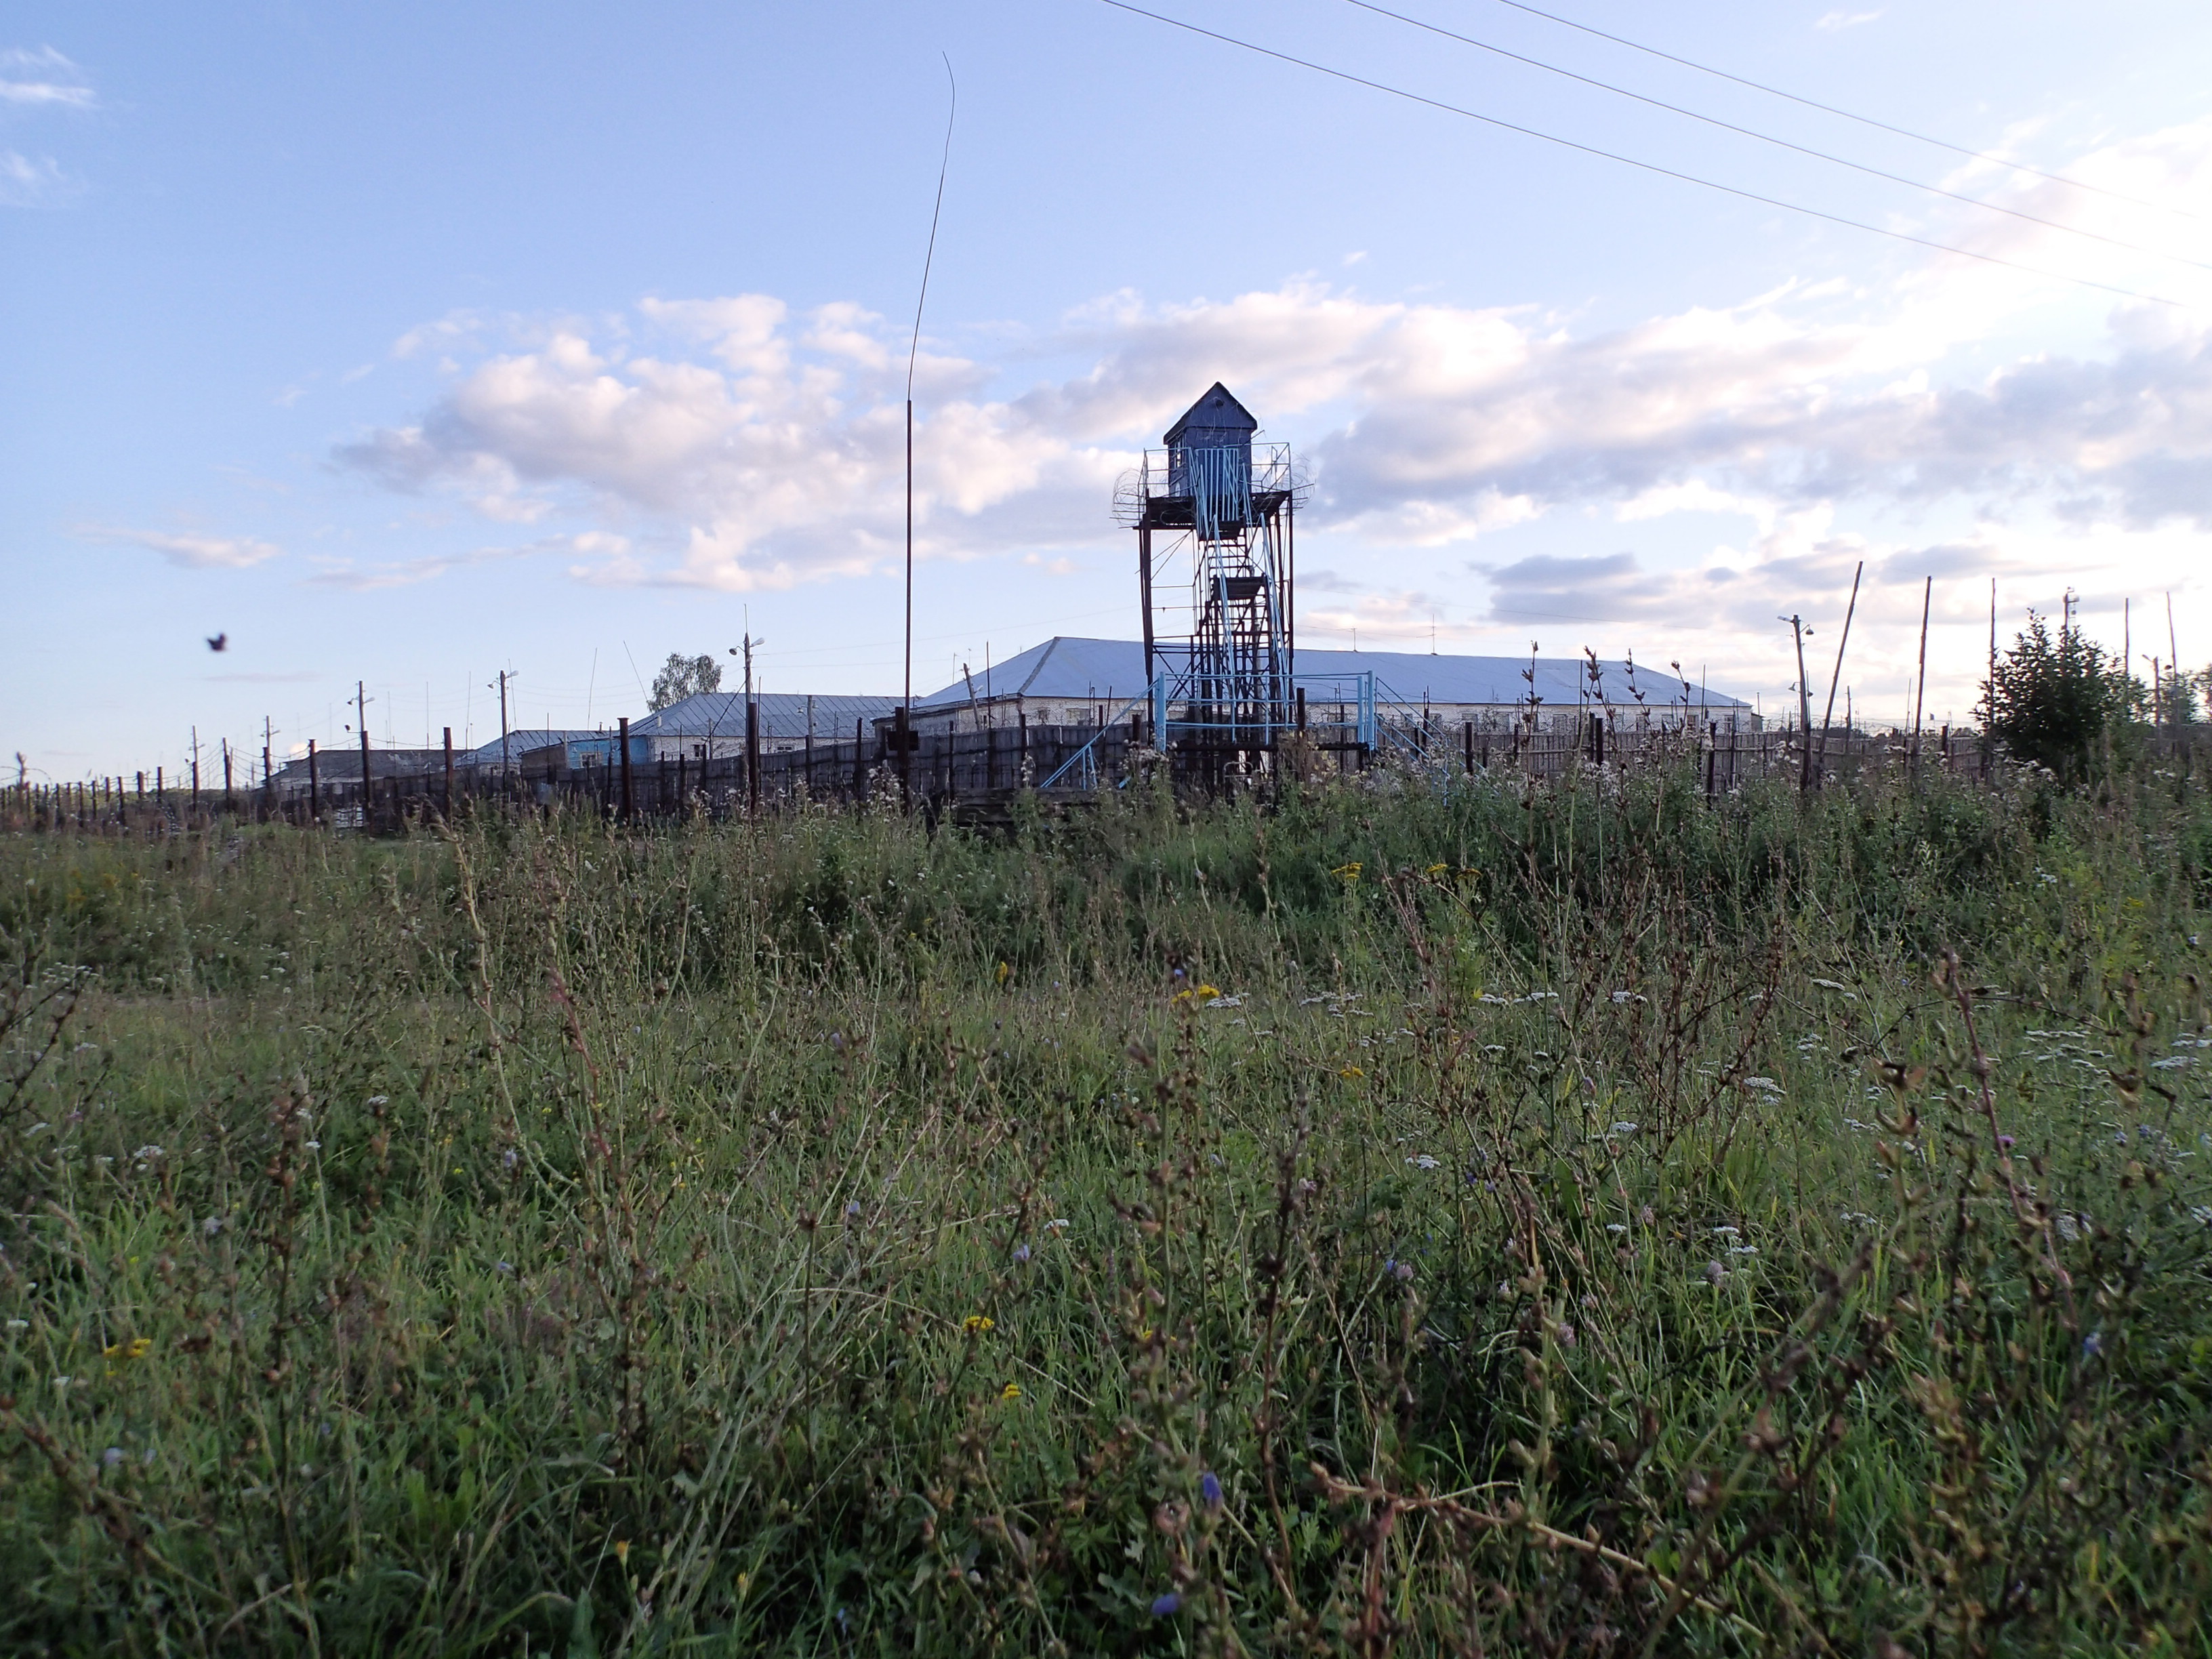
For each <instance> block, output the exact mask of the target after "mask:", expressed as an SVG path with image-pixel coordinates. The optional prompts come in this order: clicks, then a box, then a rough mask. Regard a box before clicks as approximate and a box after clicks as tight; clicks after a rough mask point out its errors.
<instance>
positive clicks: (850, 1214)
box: [845, 1198, 860, 1221]
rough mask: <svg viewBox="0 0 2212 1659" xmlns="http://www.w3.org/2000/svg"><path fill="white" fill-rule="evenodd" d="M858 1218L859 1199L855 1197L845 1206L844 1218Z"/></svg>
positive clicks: (852, 1219)
mask: <svg viewBox="0 0 2212 1659" xmlns="http://www.w3.org/2000/svg"><path fill="white" fill-rule="evenodd" d="M845 1219H846V1220H848V1221H858V1220H859V1219H860V1200H859V1199H857V1198H856V1199H854V1200H851V1201H850V1202H849V1203H848V1204H847V1205H846V1206H845Z"/></svg>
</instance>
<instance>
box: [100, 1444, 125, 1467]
mask: <svg viewBox="0 0 2212 1659" xmlns="http://www.w3.org/2000/svg"><path fill="white" fill-rule="evenodd" d="M122 1461H123V1448H122V1447H120V1446H110V1447H109V1448H108V1449H106V1451H104V1452H102V1453H100V1462H102V1463H104V1464H105V1465H106V1466H107V1467H108V1468H111V1469H112V1468H114V1467H115V1466H116V1465H117V1464H118V1463H120V1462H122Z"/></svg>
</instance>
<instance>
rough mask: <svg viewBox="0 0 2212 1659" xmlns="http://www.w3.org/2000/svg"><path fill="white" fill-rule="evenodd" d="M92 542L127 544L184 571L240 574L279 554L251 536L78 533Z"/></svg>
mask: <svg viewBox="0 0 2212 1659" xmlns="http://www.w3.org/2000/svg"><path fill="white" fill-rule="evenodd" d="M78 533H79V534H81V535H83V536H85V537H87V538H89V539H91V540H94V541H103V542H127V543H129V544H131V545H132V546H135V547H143V548H146V549H149V550H151V551H153V552H155V553H159V554H160V555H161V556H162V557H163V558H165V559H167V560H168V562H170V563H171V564H173V565H179V566H181V567H183V568H185V569H186V570H244V569H246V568H248V567H250V566H252V565H257V564H259V563H261V562H263V561H264V560H265V559H273V558H276V556H278V555H279V554H281V553H282V552H283V549H282V548H280V547H278V546H277V545H276V544H275V543H273V542H264V541H257V540H256V539H254V538H252V537H251V536H198V535H191V534H181V533H175V532H169V531H165V530H114V529H106V528H103V527H100V526H90V527H88V528H86V529H84V530H82V531H81V532H78Z"/></svg>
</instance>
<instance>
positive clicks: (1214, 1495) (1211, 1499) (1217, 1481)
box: [1198, 1469, 1221, 1510]
mask: <svg viewBox="0 0 2212 1659" xmlns="http://www.w3.org/2000/svg"><path fill="white" fill-rule="evenodd" d="M1198 1495H1199V1496H1200V1498H1204V1499H1205V1500H1206V1508H1208V1509H1210V1510H1218V1509H1219V1508H1220V1507H1221V1477H1220V1476H1219V1475H1218V1474H1214V1472H1213V1471H1212V1469H1208V1470H1207V1471H1206V1473H1205V1474H1201V1475H1200V1476H1199V1477H1198Z"/></svg>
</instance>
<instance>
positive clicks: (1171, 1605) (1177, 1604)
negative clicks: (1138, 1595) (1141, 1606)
mask: <svg viewBox="0 0 2212 1659" xmlns="http://www.w3.org/2000/svg"><path fill="white" fill-rule="evenodd" d="M1180 1612H1182V1597H1181V1596H1180V1595H1176V1593H1175V1592H1174V1591H1173V1590H1170V1591H1169V1592H1168V1593H1167V1594H1166V1595H1160V1596H1155V1597H1154V1598H1153V1600H1152V1617H1153V1618H1155V1619H1172V1618H1174V1617H1175V1616H1176V1613H1180Z"/></svg>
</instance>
